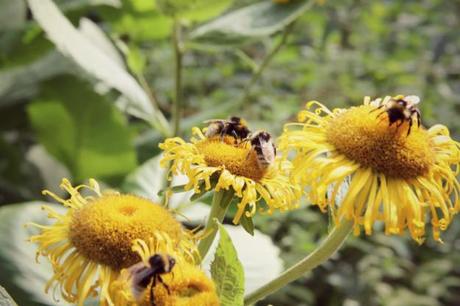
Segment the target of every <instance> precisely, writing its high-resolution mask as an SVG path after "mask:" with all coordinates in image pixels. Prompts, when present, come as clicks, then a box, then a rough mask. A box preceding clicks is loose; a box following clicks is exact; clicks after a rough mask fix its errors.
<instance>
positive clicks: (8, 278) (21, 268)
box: [0, 202, 68, 305]
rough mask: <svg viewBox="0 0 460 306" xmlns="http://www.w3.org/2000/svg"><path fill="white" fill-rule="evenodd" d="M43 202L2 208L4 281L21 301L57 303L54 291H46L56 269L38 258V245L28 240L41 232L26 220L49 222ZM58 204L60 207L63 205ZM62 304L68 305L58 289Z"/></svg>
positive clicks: (1, 276) (0, 278) (0, 242)
mask: <svg viewBox="0 0 460 306" xmlns="http://www.w3.org/2000/svg"><path fill="white" fill-rule="evenodd" d="M42 204H44V203H40V202H28V203H23V204H14V205H7V206H3V207H1V208H0V245H1V246H2V247H1V248H0V283H1V284H2V286H4V287H5V289H6V290H8V292H9V294H10V295H11V296H12V297H13V298H14V300H15V301H16V302H17V303H18V304H19V305H56V304H57V303H56V301H54V300H53V298H52V296H51V295H47V294H45V292H44V288H45V284H46V282H47V281H48V279H50V278H51V276H52V274H53V272H52V269H51V266H50V265H49V263H48V261H47V260H45V259H44V258H41V260H40V264H38V263H37V262H36V260H35V254H36V246H35V245H33V244H32V243H30V242H28V241H27V239H28V238H29V237H30V235H32V234H34V233H37V230H36V229H35V228H32V227H27V228H25V227H24V224H26V223H29V222H36V223H40V224H48V220H49V219H48V218H47V215H46V213H45V212H43V211H42V209H41V205H42ZM60 208H61V207H60V206H57V205H56V209H60ZM56 297H57V298H58V299H59V300H60V301H59V305H68V304H67V303H65V302H64V301H63V300H62V298H61V297H60V296H59V293H57V296H56Z"/></svg>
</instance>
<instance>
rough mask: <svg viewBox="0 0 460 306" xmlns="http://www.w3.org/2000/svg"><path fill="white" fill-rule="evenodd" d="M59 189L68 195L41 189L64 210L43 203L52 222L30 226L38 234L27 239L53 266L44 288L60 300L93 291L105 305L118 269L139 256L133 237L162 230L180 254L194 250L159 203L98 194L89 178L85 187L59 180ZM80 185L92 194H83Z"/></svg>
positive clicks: (77, 299)
mask: <svg viewBox="0 0 460 306" xmlns="http://www.w3.org/2000/svg"><path fill="white" fill-rule="evenodd" d="M60 187H61V188H62V189H63V190H65V191H67V192H68V193H69V194H70V198H69V199H62V198H60V197H58V196H57V195H55V194H53V193H51V192H49V191H44V192H43V193H44V194H47V195H50V196H52V197H53V198H54V199H55V200H57V201H58V202H60V203H62V204H63V205H64V206H65V207H67V208H68V210H67V212H66V213H65V214H60V213H58V212H56V211H55V210H54V209H53V208H51V207H49V206H44V207H43V208H44V209H45V210H46V211H47V212H48V216H49V217H50V218H52V219H56V222H55V223H54V224H53V225H51V226H44V225H39V224H33V225H34V226H36V227H38V228H40V229H41V233H39V234H38V235H35V236H32V237H31V238H30V240H31V241H32V242H36V243H37V244H38V251H37V256H38V255H43V256H46V257H48V258H49V260H50V262H51V264H52V266H53V269H54V276H53V277H52V278H51V279H50V280H49V281H48V283H47V286H46V288H45V291H46V292H47V291H48V290H49V289H50V288H54V289H59V290H60V291H61V293H62V296H63V297H64V299H66V300H67V301H69V302H76V303H78V305H82V304H83V302H84V300H85V299H86V298H87V297H88V296H90V295H93V296H95V295H97V289H99V292H100V300H101V303H102V302H105V301H107V302H108V303H110V301H111V297H110V294H109V292H108V288H109V286H110V284H111V283H112V282H113V281H114V280H115V279H116V278H117V277H118V276H119V273H120V270H121V269H122V268H126V267H129V266H131V265H132V264H134V263H136V262H138V261H139V260H140V258H139V255H138V254H137V253H136V252H134V251H133V250H132V249H131V246H132V242H133V240H135V239H140V238H141V239H148V238H149V237H156V236H155V235H156V233H164V234H167V235H168V236H169V237H170V239H171V241H173V244H174V245H175V246H176V247H177V248H178V249H180V250H181V251H182V252H184V253H190V252H194V246H193V243H192V241H191V240H190V239H189V238H190V234H189V233H188V232H186V231H184V230H183V229H182V227H181V224H180V223H179V222H178V221H176V220H175V219H174V217H173V216H172V215H171V214H170V213H169V211H167V210H166V209H165V208H164V207H162V206H160V205H157V204H155V203H152V202H151V201H149V200H147V199H144V198H140V197H137V196H134V195H126V194H119V193H117V192H115V191H106V192H101V190H100V188H99V185H98V184H97V182H96V181H95V180H90V181H89V185H88V186H87V185H80V186H76V187H73V186H72V185H71V183H70V182H69V181H68V180H67V179H63V180H62V183H61V186H60ZM81 189H87V190H88V191H90V192H91V193H92V194H91V195H86V196H84V195H82V194H81V193H80V190H81ZM85 194H87V193H85ZM190 256H191V257H193V254H190Z"/></svg>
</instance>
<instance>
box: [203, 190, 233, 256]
mask: <svg viewBox="0 0 460 306" xmlns="http://www.w3.org/2000/svg"><path fill="white" fill-rule="evenodd" d="M232 199H233V190H231V189H229V190H223V189H222V190H219V191H216V192H214V197H213V198H212V206H211V212H210V213H209V217H208V222H206V227H205V229H204V232H205V234H206V237H204V238H203V239H202V240H201V241H200V243H199V244H198V251H199V252H200V257H201V259H204V257H205V256H206V254H207V253H208V251H209V248H210V247H211V244H212V242H213V241H214V238H215V237H216V234H217V224H216V222H215V220H214V219H217V220H218V221H219V222H221V223H222V220H224V217H225V213H226V212H227V209H228V206H229V205H230V202H231V201H232Z"/></svg>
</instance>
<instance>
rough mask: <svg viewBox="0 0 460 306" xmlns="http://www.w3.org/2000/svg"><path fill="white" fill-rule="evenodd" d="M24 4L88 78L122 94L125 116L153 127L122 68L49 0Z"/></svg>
mask: <svg viewBox="0 0 460 306" xmlns="http://www.w3.org/2000/svg"><path fill="white" fill-rule="evenodd" d="M28 3H29V6H30V9H31V10H32V13H33V15H34V18H35V19H36V20H37V22H38V23H39V24H40V26H41V27H42V28H43V29H44V31H45V32H46V33H47V34H48V36H49V39H50V40H51V41H52V42H53V43H54V44H55V45H56V47H57V48H58V49H59V50H60V51H61V52H62V53H63V54H65V55H67V56H69V57H70V58H72V59H73V60H74V61H75V62H76V63H77V64H79V65H80V66H81V67H82V68H83V69H85V70H86V71H87V72H88V73H89V74H90V75H93V76H94V77H96V78H97V79H99V80H101V81H102V82H104V83H105V84H106V85H108V86H110V87H113V88H115V89H117V90H118V91H120V92H121V93H122V94H124V95H125V96H126V97H127V98H128V99H129V100H130V103H128V104H127V105H126V111H127V112H128V113H130V114H132V115H133V116H137V117H139V118H142V119H145V120H148V121H150V122H152V123H154V124H155V122H156V120H157V119H158V118H156V117H155V115H156V114H155V113H156V110H155V109H154V108H153V106H152V104H151V103H150V100H149V98H148V96H147V94H146V93H145V91H144V90H143V89H142V87H141V86H140V85H139V84H138V83H137V81H136V80H135V79H134V78H133V77H132V76H131V75H130V74H129V73H128V72H127V71H126V70H125V69H123V68H122V67H120V65H118V64H117V63H116V62H115V61H114V60H113V59H112V58H110V57H109V56H107V55H106V54H105V53H104V51H103V50H101V49H100V48H99V47H98V46H96V45H95V44H93V43H92V42H91V41H90V40H89V39H88V38H87V37H85V36H84V35H82V34H81V33H80V32H79V31H78V30H77V29H75V27H74V26H73V25H72V24H71V23H70V21H69V20H68V19H67V18H66V17H65V16H64V15H63V14H62V13H61V12H60V11H59V9H58V8H57V6H56V5H55V4H54V3H53V2H52V1H51V0H28ZM154 118H156V119H154ZM163 123H164V122H163Z"/></svg>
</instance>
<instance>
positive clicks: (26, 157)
mask: <svg viewBox="0 0 460 306" xmlns="http://www.w3.org/2000/svg"><path fill="white" fill-rule="evenodd" d="M31 2H33V1H31ZM54 2H55V3H56V4H58V7H59V9H60V10H61V11H62V12H63V13H64V14H65V15H66V17H67V18H68V19H69V20H70V21H72V23H73V25H74V26H76V27H77V28H79V29H80V32H79V35H80V36H82V37H85V39H86V42H89V43H90V45H91V46H93V48H96V49H97V50H98V52H100V53H101V54H102V55H104V56H105V57H106V58H108V59H110V61H108V62H107V63H108V64H110V65H112V66H110V65H109V66H107V65H105V64H106V63H105V62H103V61H99V58H98V57H95V58H93V59H90V58H91V57H92V56H95V55H96V53H95V52H93V50H92V49H91V50H88V49H87V48H86V46H85V45H83V44H81V43H80V41H78V40H73V41H71V42H70V44H69V45H67V46H64V47H63V46H62V45H61V51H62V50H63V49H64V50H65V52H60V51H59V50H58V49H57V48H56V46H55V41H54V43H53V42H51V41H50V40H49V39H48V37H51V40H53V39H54V38H53V36H52V35H49V30H46V27H44V26H43V22H44V21H40V19H39V18H37V20H39V22H40V25H39V24H38V23H37V22H36V21H35V20H34V19H33V17H32V14H31V11H30V9H28V8H27V2H26V1H23V0H15V1H8V0H4V1H0V205H8V204H12V203H21V202H28V201H44V200H45V199H44V198H43V197H42V196H41V193H40V191H41V190H42V189H45V188H47V189H52V190H57V186H58V184H59V181H60V179H61V178H62V177H70V178H72V180H73V181H74V182H76V183H78V182H83V181H85V180H86V179H87V178H90V177H94V178H96V179H98V180H99V181H102V182H104V183H105V184H106V185H107V186H110V187H112V188H115V189H122V190H124V191H127V192H136V191H137V190H138V189H137V188H139V186H140V185H142V184H141V183H139V182H140V181H142V180H145V181H146V182H149V183H150V182H156V183H157V184H158V185H159V186H156V187H154V188H153V187H152V188H153V189H155V190H159V189H161V188H160V186H161V184H163V183H164V177H163V176H162V175H163V173H159V172H150V173H149V175H150V176H152V177H147V178H146V177H145V175H142V176H141V175H137V173H139V170H138V167H143V168H144V169H145V167H146V166H145V165H147V166H148V165H149V164H148V161H149V160H151V159H152V158H154V157H155V156H157V155H158V154H159V153H160V149H159V148H158V144H159V143H160V142H161V141H162V140H163V139H164V138H165V136H170V135H172V134H173V133H174V122H175V119H176V118H177V116H176V117H175V114H179V118H180V122H179V123H180V126H179V129H178V130H177V131H176V132H177V133H176V134H177V135H181V136H183V137H186V138H187V137H189V135H190V129H191V127H193V126H203V121H204V120H207V119H210V118H226V117H228V116H229V115H233V114H234V115H240V116H243V117H244V118H245V119H246V120H247V121H248V122H249V125H250V126H251V127H252V128H263V129H267V130H268V131H270V132H271V133H272V134H273V135H279V134H280V133H281V131H282V126H283V124H284V123H286V122H287V121H289V120H294V119H295V116H296V114H297V112H298V111H299V110H300V109H301V108H302V107H303V106H304V104H305V102H306V101H308V100H318V101H321V102H322V103H324V104H325V105H327V106H328V107H330V108H334V107H343V106H347V105H357V104H359V103H361V101H362V99H363V97H364V96H372V97H378V96H385V95H396V94H415V95H418V96H420V97H421V99H422V102H421V106H420V108H421V111H422V116H423V124H424V125H426V126H431V125H433V124H435V123H442V124H445V125H447V126H448V127H449V129H450V130H451V132H452V134H453V137H454V138H456V139H459V137H458V136H460V120H458V118H459V117H458V116H459V112H460V110H459V105H460V33H459V30H458V29H459V28H460V14H459V12H460V2H459V1H442V0H422V1H405V0H391V1H361V0H345V1H325V3H323V4H318V3H313V2H312V3H310V2H308V1H304V0H292V1H291V2H292V3H291V4H288V5H284V6H283V5H281V4H280V5H277V6H275V5H274V4H271V2H270V1H269V0H264V1H263V2H265V3H266V4H265V6H270V7H271V8H270V9H269V10H268V11H267V12H265V13H264V14H259V13H260V10H261V7H257V9H254V10H249V11H246V12H245V14H242V15H241V16H240V17H239V18H240V19H238V20H239V22H234V20H233V21H232V20H231V21H230V22H229V23H227V24H225V23H223V24H217V25H216V24H215V23H212V20H213V19H214V18H217V17H218V16H220V15H223V14H225V13H226V12H231V11H235V10H237V9H238V8H243V9H245V8H246V9H247V7H248V6H251V5H255V4H254V3H257V2H258V1H249V0H239V1H238V0H235V1H231V0H221V1H210V0H208V1H205V0H197V1H186V0H182V1H181V0H157V1H156V5H155V3H154V1H153V0H121V1H117V0H55V1H54ZM194 5H198V7H196V6H194ZM45 14H46V12H45ZM296 14H298V15H299V16H297V15H296ZM172 15H174V16H176V20H180V23H178V22H176V23H175V22H174V18H173V17H171V16H172ZM297 17H298V18H297ZM45 19H46V18H45ZM45 22H46V21H45ZM48 22H50V24H49V26H50V27H51V28H52V29H53V28H54V29H58V32H59V30H62V31H63V32H62V33H64V34H63V35H64V36H65V35H69V34H68V33H65V32H64V28H61V27H60V25H59V24H58V23H56V24H53V19H52V18H49V19H48ZM178 24H179V25H178ZM174 25H176V28H175V27H174ZM177 27H179V28H180V29H178V28H177ZM43 28H45V31H44V30H43ZM232 31H233V32H232ZM45 32H47V33H48V34H47V33H45ZM178 32H180V33H178ZM174 37H176V39H180V41H181V42H180V48H181V50H179V52H180V53H181V54H180V55H179V56H180V57H181V61H182V65H183V69H182V78H181V80H182V90H181V92H179V96H181V97H182V99H181V100H182V102H181V105H179V106H180V107H181V110H180V112H175V108H174V105H175V104H174V103H173V101H176V100H177V95H178V91H177V89H176V87H175V86H176V82H175V80H177V70H176V67H175V62H176V60H177V56H178V54H177V50H176V52H175V49H174V46H173V45H174V44H173V40H174ZM63 53H64V54H65V55H63ZM75 54H80V55H81V57H83V59H81V58H79V57H78V56H76V55H75ZM85 56H88V57H86V59H87V60H88V61H89V62H88V61H85ZM104 65H105V66H104ZM114 66H116V67H117V69H112V68H113V67H114ZM107 67H109V68H107ZM119 71H122V72H124V74H123V76H120V75H118V74H117V73H118V72H119ZM133 84H134V85H133ZM141 96H142V97H141ZM133 97H137V98H139V97H140V98H139V99H138V100H137V101H135V102H133V101H132V100H133ZM143 99H144V100H143ZM150 103H153V106H152V104H150ZM155 110H161V113H162V114H164V117H161V116H162V115H159V112H158V111H155ZM163 119H166V120H167V122H166V123H168V122H169V127H168V128H166V129H165V127H166V125H165V124H164V121H162V120H163ZM146 163H147V164H146ZM203 202H204V203H207V204H209V202H210V199H209V198H205V199H204V200H203ZM11 209H12V208H11ZM17 209H18V210H19V208H17ZM32 211H34V213H36V214H39V213H40V212H39V211H38V210H31V212H32ZM12 215H15V216H17V215H20V218H22V219H18V221H17V222H14V221H12V222H11V223H8V224H10V226H11V227H10V228H8V227H7V226H6V225H5V226H3V227H0V228H1V229H2V231H0V241H1V243H2V244H1V249H2V250H1V251H0V259H1V261H0V273H2V275H1V276H0V285H2V286H4V287H6V288H7V290H8V291H9V292H10V294H11V295H12V296H13V297H14V298H15V299H18V302H20V301H23V303H19V304H21V305H26V303H27V302H29V303H30V301H31V300H34V298H30V299H28V298H27V297H24V296H23V295H21V294H23V293H24V292H25V293H26V295H27V294H28V295H31V296H33V295H34V293H31V292H30V288H27V285H26V284H25V281H24V280H15V279H14V278H13V277H12V275H18V274H21V273H22V274H24V273H26V272H25V271H24V270H21V269H19V268H18V267H17V266H18V265H20V260H19V261H18V260H17V259H15V260H12V259H11V256H12V255H11V252H10V253H9V251H8V248H10V250H22V252H24V254H22V255H24V260H27V261H29V260H30V256H31V254H28V255H27V253H28V252H29V253H30V250H29V251H27V249H22V247H23V246H21V245H20V246H15V243H16V244H22V241H21V242H15V241H14V240H15V239H12V238H11V236H8V235H10V234H11V233H14V232H15V231H22V227H21V226H20V224H22V223H24V222H26V221H27V220H25V219H24V218H25V217H24V213H23V212H21V213H16V214H14V213H12V212H11V211H9V212H6V210H4V211H3V213H0V219H1V218H3V219H4V220H3V221H5V220H6V218H8V219H10V220H13V219H14V217H11V216H12ZM18 218H19V217H18ZM33 218H35V217H31V219H33ZM37 218H39V217H37ZM229 220H231V219H229ZM0 222H1V221H0ZM328 222H329V221H328V218H327V216H326V215H323V214H321V213H320V212H319V210H318V209H317V207H314V206H310V205H308V203H303V205H302V207H301V208H300V210H299V211H295V212H291V213H285V214H281V213H277V214H274V215H273V216H261V215H257V216H256V218H255V219H254V223H255V227H256V228H257V229H259V230H260V231H261V232H263V233H265V234H267V235H269V236H270V237H272V239H273V241H274V242H275V244H276V245H277V246H278V247H279V248H280V249H281V257H282V259H283V260H284V262H285V266H289V265H291V264H293V263H295V262H296V260H298V259H299V258H301V257H302V256H304V255H305V254H306V253H308V252H310V251H311V250H313V249H314V247H315V246H316V244H317V242H318V241H319V240H320V239H321V238H322V237H324V236H325V235H326V233H327V231H328V226H329V225H328ZM8 233H10V234H8ZM459 234H460V220H458V219H457V220H454V222H453V224H452V225H451V227H450V228H449V229H448V231H446V232H445V234H444V235H443V240H444V244H439V243H436V242H433V241H432V240H431V239H427V241H426V243H425V244H424V245H422V246H419V245H417V244H416V243H415V242H414V241H413V240H411V239H410V238H408V237H387V236H384V235H383V234H382V233H376V234H375V235H373V236H372V237H359V238H350V239H349V240H348V241H347V243H346V245H345V247H344V248H343V249H342V250H341V252H339V254H337V255H336V256H335V257H333V259H332V260H330V261H329V262H327V263H326V264H324V265H323V266H321V267H320V268H318V269H316V270H314V272H312V273H311V274H309V275H306V276H305V277H304V278H302V279H300V280H298V281H296V282H294V283H293V284H291V285H290V286H288V287H286V288H284V289H283V290H281V291H280V292H277V293H276V294H274V295H272V296H270V297H269V298H268V299H266V300H264V301H263V302H260V303H259V304H257V305H268V304H273V305H325V306H326V305H328V306H329V305H330V306H333V305H334V306H335V305H344V306H355V305H362V306H373V305H385V306H399V305H401V306H421V305H427V306H436V305H452V306H453V305H458V304H459V303H460V270H459V269H460V268H459V267H460V256H459V252H460V238H459ZM21 235H22V233H21ZM21 235H19V236H17V237H21V238H18V239H23V238H24V237H25V234H24V235H23V236H21ZM428 236H429V235H428ZM4 246H5V247H4ZM13 253H14V252H13ZM26 255H27V256H29V257H26ZM26 258H29V259H26ZM27 267H29V271H30V272H31V273H32V271H35V269H38V268H36V267H35V265H34V264H33V263H28V265H27ZM18 269H19V270H18ZM5 271H8V274H5V273H6V272H5ZM34 273H35V272H34ZM36 273H38V274H40V273H41V272H36ZM6 275H8V276H6ZM23 277H27V276H26V275H23ZM34 284H36V285H34V286H36V287H37V288H35V289H33V290H32V291H34V290H35V291H36V290H41V289H40V288H43V284H44V283H43V279H40V277H35V279H34ZM35 300H37V298H35ZM38 300H40V299H38ZM40 301H41V303H44V304H45V302H43V299H41V300H40ZM29 305H33V304H29Z"/></svg>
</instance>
